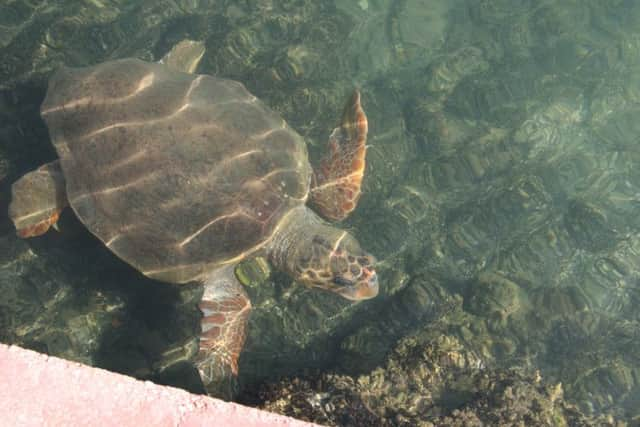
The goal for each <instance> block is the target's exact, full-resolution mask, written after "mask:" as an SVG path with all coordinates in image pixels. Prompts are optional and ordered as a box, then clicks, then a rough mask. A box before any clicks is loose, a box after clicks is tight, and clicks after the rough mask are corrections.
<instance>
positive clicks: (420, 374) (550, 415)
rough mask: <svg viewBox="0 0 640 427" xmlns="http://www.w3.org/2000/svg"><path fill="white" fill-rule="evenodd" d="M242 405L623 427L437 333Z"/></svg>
mask: <svg viewBox="0 0 640 427" xmlns="http://www.w3.org/2000/svg"><path fill="white" fill-rule="evenodd" d="M245 399H253V400H252V403H257V404H258V406H259V407H261V408H263V409H267V410H269V411H273V412H278V413H281V414H286V415H290V416H294V417H296V418H300V419H303V420H307V421H313V422H317V423H321V424H323V425H336V426H338V425H339V426H359V425H368V426H445V425H446V426H483V425H492V426H513V425H531V426H534V425H535V426H568V425H581V426H618V425H623V424H618V423H617V422H616V421H615V420H614V419H613V418H612V417H609V416H601V417H598V418H590V417H587V416H585V415H584V414H583V413H581V412H580V410H579V409H577V408H576V407H575V406H573V405H571V404H570V403H568V402H567V401H566V400H565V398H564V395H563V387H562V384H561V383H557V384H549V383H547V382H545V381H544V380H543V379H542V377H541V376H540V374H539V373H538V372H537V371H534V372H526V371H525V370H521V369H495V368H488V367H485V366H484V364H483V362H482V360H481V359H480V358H479V357H478V356H477V355H475V354H474V353H473V352H470V351H468V350H466V349H465V348H464V347H463V346H462V345H461V343H460V342H459V341H457V340H456V339H454V338H450V337H447V336H446V335H442V334H441V333H439V332H438V331H436V330H434V331H430V332H426V331H425V332H423V333H419V334H417V335H414V336H409V337H406V338H404V339H402V340H401V341H400V342H399V343H398V345H397V346H396V347H395V349H394V350H393V352H391V354H390V355H389V356H388V357H387V359H386V362H385V364H384V365H383V366H382V367H379V368H376V369H374V370H373V371H371V372H369V373H368V374H364V375H361V376H358V377H353V376H348V375H340V374H328V373H325V374H320V375H316V376H309V377H305V378H289V379H284V380H281V381H280V382H278V383H274V384H269V385H265V386H263V387H262V388H261V389H260V391H259V392H258V393H257V394H256V395H252V396H245ZM256 399H257V401H256Z"/></svg>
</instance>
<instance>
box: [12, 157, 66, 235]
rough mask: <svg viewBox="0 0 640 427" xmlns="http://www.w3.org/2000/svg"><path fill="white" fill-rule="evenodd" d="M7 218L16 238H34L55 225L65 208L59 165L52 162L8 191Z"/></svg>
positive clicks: (62, 180) (20, 180)
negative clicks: (12, 226)
mask: <svg viewBox="0 0 640 427" xmlns="http://www.w3.org/2000/svg"><path fill="white" fill-rule="evenodd" d="M11 194H12V196H11V204H10V205H9V217H10V218H11V220H12V221H13V224H14V225H15V227H16V230H17V233H18V236H20V237H22V238H27V237H35V236H39V235H41V234H44V233H46V231H47V230H48V229H49V227H51V226H52V225H54V224H55V223H56V222H57V221H58V217H59V216H60V212H62V210H63V209H64V208H65V207H66V206H67V205H68V202H67V194H66V190H65V181H64V175H63V174H62V169H60V162H59V161H57V160H56V161H53V162H51V163H47V164H45V165H42V166H41V167H39V168H38V169H36V170H34V171H32V172H29V173H28V174H26V175H24V176H23V177H22V178H20V179H19V180H18V181H16V182H15V183H13V186H12V187H11Z"/></svg>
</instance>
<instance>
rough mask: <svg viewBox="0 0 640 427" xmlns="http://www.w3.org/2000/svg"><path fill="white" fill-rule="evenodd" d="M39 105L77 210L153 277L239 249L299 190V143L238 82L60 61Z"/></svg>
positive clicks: (304, 190) (306, 172) (302, 191)
mask: <svg viewBox="0 0 640 427" xmlns="http://www.w3.org/2000/svg"><path fill="white" fill-rule="evenodd" d="M41 113H42V116H43V118H44V120H45V121H46V123H47V126H48V128H49V134H50V136H51V140H52V142H53V144H54V146H55V148H56V151H57V152H58V155H59V157H60V163H61V167H62V170H63V172H64V176H65V179H66V186H67V195H68V199H69V203H70V205H71V207H72V208H73V210H74V211H75V213H76V214H77V216H78V218H80V220H81V221H82V222H83V223H84V224H85V225H86V227H87V228H88V229H89V230H90V231H91V232H92V233H93V234H95V235H96V236H97V237H98V238H99V239H100V240H102V242H104V244H105V245H106V246H107V247H109V249H111V250H112V251H113V252H114V253H115V254H117V255H118V256H119V257H120V258H122V259H123V260H125V261H126V262H128V263H129V264H131V265H132V266H134V267H135V268H137V269H138V270H140V271H141V272H142V273H144V274H145V275H147V276H149V277H152V278H156V279H160V280H164V281H168V282H174V283H183V282H188V281H191V280H198V279H199V278H201V277H202V275H203V274H204V273H206V272H207V271H210V270H212V269H214V268H216V267H217V266H220V265H221V264H224V263H227V262H230V261H236V260H240V259H242V258H243V257H244V256H246V255H248V254H250V253H252V252H254V251H255V250H257V249H259V248H260V247H261V246H263V245H264V244H265V242H267V241H268V240H269V238H270V237H271V236H272V234H273V233H274V232H275V229H276V227H277V226H278V223H279V222H280V220H281V219H282V218H283V216H284V215H286V214H287V213H288V212H289V211H290V210H291V209H292V208H293V207H296V206H298V205H300V204H302V203H304V202H305V200H306V198H307V194H308V190H309V182H310V177H311V167H310V165H309V162H308V159H307V150H306V146H305V144H304V141H303V140H302V138H301V137H300V136H299V135H298V134H297V133H296V132H295V131H293V130H292V129H290V128H289V127H288V126H287V124H286V123H285V122H284V120H283V119H282V118H281V117H280V116H279V115H278V114H277V113H275V112H274V111H272V110H271V109H270V108H268V107H267V106H266V105H265V104H263V103H262V102H261V101H260V100H258V99H257V98H256V97H255V96H253V95H251V94H250V93H249V92H248V91H247V89H246V88H245V87H244V86H243V85H242V84H240V83H238V82H236V81H231V80H225V79H219V78H215V77H212V76H205V75H192V74H186V73H182V72H178V71H174V70H171V69H169V68H167V67H166V66H164V65H161V64H156V63H147V62H143V61H140V60H137V59H124V60H117V61H110V62H105V63H102V64H99V65H96V66H93V67H87V68H64V69H61V70H59V71H58V72H56V73H55V74H54V75H53V76H52V78H51V80H50V82H49V89H48V91H47V96H46V99H45V100H44V103H43V104H42V108H41Z"/></svg>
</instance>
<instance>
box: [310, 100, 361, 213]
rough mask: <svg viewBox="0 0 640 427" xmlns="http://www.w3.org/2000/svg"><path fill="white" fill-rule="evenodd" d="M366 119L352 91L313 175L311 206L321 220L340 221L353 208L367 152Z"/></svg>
mask: <svg viewBox="0 0 640 427" xmlns="http://www.w3.org/2000/svg"><path fill="white" fill-rule="evenodd" d="M367 131H368V124H367V116H366V115H365V113H364V110H363V109H362V106H361V105H360V92H359V91H357V90H356V91H355V92H354V93H353V95H351V98H349V101H348V102H347V105H345V108H344V112H343V113H342V120H341V123H340V126H339V127H337V128H335V129H334V130H333V132H332V133H331V136H330V137H329V153H328V154H327V156H326V157H325V158H323V159H322V161H321V163H320V167H319V168H318V169H316V170H315V173H314V178H315V179H314V185H313V188H311V194H310V196H311V202H312V204H313V205H314V207H316V210H317V211H318V213H320V215H322V216H323V217H325V218H327V219H330V220H334V221H340V220H343V219H345V218H346V217H347V216H348V215H349V214H350V213H351V212H352V211H353V210H354V209H355V207H356V204H357V203H358V199H359V198H360V186H361V185H362V177H363V175H364V166H365V154H366V151H367V146H366V143H367Z"/></svg>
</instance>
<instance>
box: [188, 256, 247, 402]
mask: <svg viewBox="0 0 640 427" xmlns="http://www.w3.org/2000/svg"><path fill="white" fill-rule="evenodd" d="M198 307H199V308H200V311H201V312H202V320H201V321H200V325H201V327H202V332H201V333H200V350H199V352H198V355H197V357H196V361H195V364H196V367H197V368H198V372H199V373H200V378H201V379H202V382H203V384H204V386H205V388H206V389H207V392H208V393H209V394H212V395H218V396H219V397H225V398H231V397H232V396H233V395H234V394H235V390H234V388H235V385H236V379H237V376H238V358H239V357H240V352H241V351H242V347H243V345H244V341H245V338H246V325H247V321H248V319H249V313H250V311H251V302H250V301H249V297H248V296H247V294H246V292H245V290H244V289H243V287H242V284H241V283H240V282H239V281H238V279H237V278H236V276H235V273H234V266H233V265H227V266H225V267H222V268H220V269H218V270H216V271H214V272H213V273H212V274H211V275H210V276H209V278H208V279H207V280H206V281H205V283H204V294H203V296H202V300H201V301H200V303H199V304H198Z"/></svg>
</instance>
